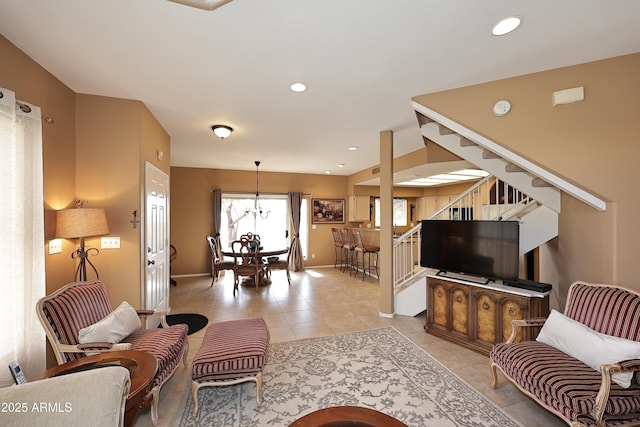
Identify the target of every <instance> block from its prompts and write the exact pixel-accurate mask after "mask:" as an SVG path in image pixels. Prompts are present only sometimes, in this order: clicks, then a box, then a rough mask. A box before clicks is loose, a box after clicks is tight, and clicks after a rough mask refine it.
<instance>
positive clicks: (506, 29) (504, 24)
mask: <svg viewBox="0 0 640 427" xmlns="http://www.w3.org/2000/svg"><path fill="white" fill-rule="evenodd" d="M521 23H522V17H520V16H509V17H508V18H504V19H503V20H501V21H500V22H498V23H497V24H496V25H494V26H493V28H492V29H491V34H493V35H494V36H503V35H505V34H509V33H510V32H512V31H513V30H515V29H516V28H518V27H519V26H520V24H521Z"/></svg>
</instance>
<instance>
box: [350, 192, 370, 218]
mask: <svg viewBox="0 0 640 427" xmlns="http://www.w3.org/2000/svg"><path fill="white" fill-rule="evenodd" d="M369 203H370V202H369V196H349V221H351V222H369V221H370V218H369Z"/></svg>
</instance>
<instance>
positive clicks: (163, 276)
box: [142, 163, 169, 310]
mask: <svg viewBox="0 0 640 427" xmlns="http://www.w3.org/2000/svg"><path fill="white" fill-rule="evenodd" d="M168 207H169V176H168V175H167V174H166V173H164V172H163V171H161V170H160V169H158V168H157V167H155V166H153V165H152V164H150V163H147V164H146V168H145V212H146V215H145V230H144V235H145V239H144V240H145V248H144V250H145V261H144V262H145V267H146V268H145V288H144V295H143V298H142V300H143V301H144V304H145V306H144V309H146V310H169V209H168Z"/></svg>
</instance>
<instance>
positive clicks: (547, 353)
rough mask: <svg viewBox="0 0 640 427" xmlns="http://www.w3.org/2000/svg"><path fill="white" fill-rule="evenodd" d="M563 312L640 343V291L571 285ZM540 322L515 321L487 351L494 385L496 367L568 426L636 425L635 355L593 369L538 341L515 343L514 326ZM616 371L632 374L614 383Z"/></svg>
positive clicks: (639, 389) (638, 376) (639, 416)
mask: <svg viewBox="0 0 640 427" xmlns="http://www.w3.org/2000/svg"><path fill="white" fill-rule="evenodd" d="M564 316H566V317H567V318H569V319H570V320H569V322H573V321H577V322H579V323H580V324H581V325H585V326H587V327H588V328H590V329H591V330H593V331H596V332H598V333H600V334H606V335H607V336H610V337H620V338H624V339H626V340H630V341H640V293H638V292H635V291H632V290H629V289H624V288H621V287H617V286H611V285H597V284H590V283H584V282H576V283H573V284H572V285H571V287H570V288H569V294H568V296H567V303H566V306H565V311H564ZM544 321H545V319H530V320H515V321H513V333H512V334H511V337H510V338H509V339H508V340H507V342H506V343H500V344H496V345H494V347H493V349H492V351H491V355H490V359H491V360H490V362H491V372H492V375H493V384H492V385H493V387H494V388H495V387H496V385H497V374H496V370H497V369H499V370H500V371H501V372H502V373H503V374H504V375H505V376H506V377H507V379H509V380H510V381H511V382H513V383H514V384H515V385H516V386H517V387H518V388H519V389H520V390H522V391H523V392H524V393H525V394H527V395H528V396H530V397H532V398H533V399H535V400H536V401H537V402H538V403H539V404H540V405H542V406H543V407H544V408H545V409H547V410H549V411H551V412H553V413H554V414H556V415H557V416H559V417H561V418H563V419H564V420H565V421H566V422H567V424H569V425H571V426H574V427H578V426H579V427H592V426H605V425H606V426H632V425H634V426H637V425H640V356H638V357H634V358H632V359H630V360H619V361H617V363H607V364H602V365H600V370H599V371H597V370H595V369H594V368H592V367H590V366H588V365H586V364H585V363H583V362H581V361H580V360H578V359H577V358H574V357H572V356H570V355H568V354H566V353H565V352H563V351H560V350H558V349H557V348H556V347H552V346H550V345H547V344H545V343H543V342H540V341H538V340H537V341H525V342H514V341H515V337H516V336H517V334H516V332H515V331H516V329H517V328H520V327H532V326H537V327H539V326H541V325H543V324H544ZM569 340H570V339H569ZM542 341H543V340H542ZM631 345H632V346H633V348H635V344H633V343H631ZM588 350H589V349H587V352H588ZM601 353H606V351H605V352H601ZM634 354H635V350H634ZM620 373H628V375H630V376H631V385H630V386H629V387H628V388H624V387H622V386H621V385H618V383H616V379H615V377H613V376H614V375H615V374H620Z"/></svg>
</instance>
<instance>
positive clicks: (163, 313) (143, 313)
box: [136, 310, 169, 328]
mask: <svg viewBox="0 0 640 427" xmlns="http://www.w3.org/2000/svg"><path fill="white" fill-rule="evenodd" d="M136 311H137V313H138V316H140V317H159V318H160V324H161V325H162V327H163V328H168V327H169V324H168V323H167V314H169V311H168V310H136Z"/></svg>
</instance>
